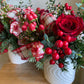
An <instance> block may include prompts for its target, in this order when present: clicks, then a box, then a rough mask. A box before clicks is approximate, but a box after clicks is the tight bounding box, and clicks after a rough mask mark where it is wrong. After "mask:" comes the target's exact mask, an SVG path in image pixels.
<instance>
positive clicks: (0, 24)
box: [0, 22, 4, 32]
mask: <svg viewBox="0 0 84 84" xmlns="http://www.w3.org/2000/svg"><path fill="white" fill-rule="evenodd" d="M3 30H4V26H3V24H2V23H1V22H0V32H1V31H3Z"/></svg>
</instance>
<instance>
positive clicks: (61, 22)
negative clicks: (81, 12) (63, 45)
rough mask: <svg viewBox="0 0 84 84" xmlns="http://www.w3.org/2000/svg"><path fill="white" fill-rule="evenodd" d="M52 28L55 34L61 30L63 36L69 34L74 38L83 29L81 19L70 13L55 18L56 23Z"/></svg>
mask: <svg viewBox="0 0 84 84" xmlns="http://www.w3.org/2000/svg"><path fill="white" fill-rule="evenodd" d="M52 30H53V32H54V33H55V34H57V32H58V31H60V30H61V31H62V32H63V33H64V36H66V35H69V36H71V37H72V38H74V37H75V36H77V35H78V34H79V33H81V31H83V30H84V26H83V19H82V18H80V17H76V16H72V15H63V14H62V15H61V16H59V17H58V19H57V20H56V25H55V26H54V27H53V29H52ZM74 39H75V38H74ZM74 39H72V40H74ZM75 40H76V39H75Z"/></svg>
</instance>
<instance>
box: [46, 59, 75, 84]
mask: <svg viewBox="0 0 84 84" xmlns="http://www.w3.org/2000/svg"><path fill="white" fill-rule="evenodd" d="M66 61H68V62H69V64H68V66H67V69H68V71H62V70H61V69H60V68H59V67H58V65H57V64H55V65H50V64H49V59H48V60H46V61H45V63H44V76H45V78H46V80H47V81H48V82H49V83H50V84H72V82H73V81H74V79H75V72H76V70H75V69H73V64H72V63H71V60H70V59H67V60H66Z"/></svg>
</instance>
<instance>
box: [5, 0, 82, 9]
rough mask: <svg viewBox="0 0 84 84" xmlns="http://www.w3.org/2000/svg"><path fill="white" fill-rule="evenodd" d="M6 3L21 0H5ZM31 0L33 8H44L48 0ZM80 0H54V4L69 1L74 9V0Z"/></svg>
mask: <svg viewBox="0 0 84 84" xmlns="http://www.w3.org/2000/svg"><path fill="white" fill-rule="evenodd" d="M6 1H7V3H8V4H13V5H18V4H19V1H21V0H6ZM22 1H24V4H26V5H27V4H28V1H29V0H22ZM31 1H32V4H33V9H35V8H37V7H41V8H46V5H45V3H46V2H47V1H49V0H31ZM80 1H81V0H56V4H58V3H59V2H61V3H62V4H64V3H69V5H71V6H72V8H73V9H74V10H76V9H77V7H76V5H75V3H76V2H80Z"/></svg>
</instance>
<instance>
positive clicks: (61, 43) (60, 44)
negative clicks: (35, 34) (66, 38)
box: [55, 40, 63, 48]
mask: <svg viewBox="0 0 84 84" xmlns="http://www.w3.org/2000/svg"><path fill="white" fill-rule="evenodd" d="M55 45H56V46H57V47H58V48H61V47H62V46H63V41H61V40H57V41H56V43H55Z"/></svg>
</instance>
